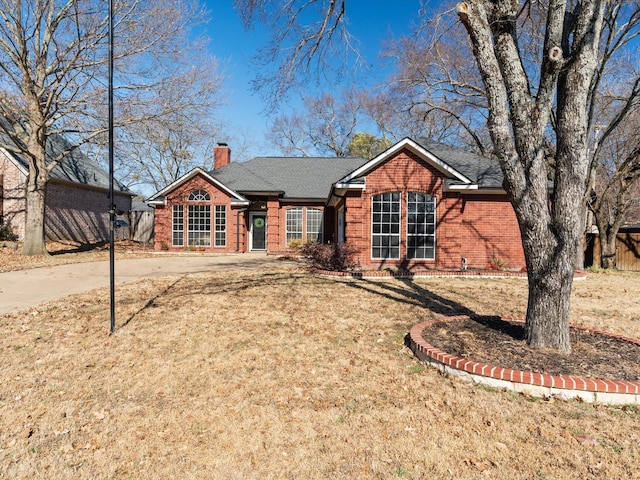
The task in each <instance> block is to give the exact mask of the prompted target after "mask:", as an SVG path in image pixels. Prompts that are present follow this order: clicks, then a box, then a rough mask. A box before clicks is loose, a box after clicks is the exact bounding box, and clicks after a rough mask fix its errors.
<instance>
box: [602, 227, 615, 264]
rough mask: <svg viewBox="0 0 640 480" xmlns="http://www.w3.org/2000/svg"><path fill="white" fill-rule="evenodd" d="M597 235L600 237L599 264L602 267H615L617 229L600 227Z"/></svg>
mask: <svg viewBox="0 0 640 480" xmlns="http://www.w3.org/2000/svg"><path fill="white" fill-rule="evenodd" d="M598 237H599V238H600V266H601V267H602V268H616V240H617V237H618V229H610V228H603V229H600V231H599V233H598Z"/></svg>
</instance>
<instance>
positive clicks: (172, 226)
mask: <svg viewBox="0 0 640 480" xmlns="http://www.w3.org/2000/svg"><path fill="white" fill-rule="evenodd" d="M178 209H181V210H182V223H181V226H182V228H181V229H180V230H176V229H175V226H176V223H175V220H174V219H175V215H176V210H178ZM178 232H180V233H181V234H182V235H181V238H182V243H179V244H178V243H175V235H174V234H175V233H178ZM171 246H172V247H184V205H177V204H174V205H172V206H171Z"/></svg>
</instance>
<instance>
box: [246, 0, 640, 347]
mask: <svg viewBox="0 0 640 480" xmlns="http://www.w3.org/2000/svg"><path fill="white" fill-rule="evenodd" d="M290 3H291V6H295V5H299V2H296V1H292V2H290ZM341 3H342V5H344V1H343V2H341ZM255 4H256V2H249V5H247V4H245V7H246V8H248V9H249V10H251V7H252V6H253V7H255ZM260 4H261V5H264V4H270V5H272V4H273V2H260ZM305 4H307V5H309V4H312V5H314V6H316V7H317V6H318V5H319V4H322V5H325V6H326V4H324V3H322V2H317V1H309V2H306V3H305ZM330 4H331V6H332V7H335V2H330ZM618 8H619V9H620V11H621V12H622V13H624V15H625V16H626V17H627V18H631V19H633V18H637V15H638V9H639V8H640V7H639V5H638V4H637V2H624V1H622V0H584V1H581V2H567V1H566V0H549V1H547V2H533V1H527V2H525V3H524V4H519V3H518V2H512V1H511V0H468V1H464V2H461V3H458V4H457V7H456V10H457V13H458V18H459V19H460V22H461V23H462V25H463V26H464V27H465V29H466V32H467V35H468V41H469V43H470V46H471V53H472V55H473V57H474V59H475V63H476V66H477V69H478V71H479V74H480V78H481V80H482V87H483V93H484V97H485V99H484V101H485V102H486V108H487V110H486V111H487V127H488V130H489V133H490V135H491V143H492V146H493V148H492V150H493V154H494V155H495V156H496V157H497V158H498V160H499V161H500V164H501V167H502V171H503V174H504V179H505V181H504V186H505V189H506V191H507V193H508V195H509V197H510V200H511V203H512V205H513V208H514V211H515V213H516V217H517V219H518V223H519V225H520V231H521V237H522V245H523V249H524V253H525V259H526V265H527V272H528V277H529V300H528V306H527V316H526V332H527V342H528V343H529V345H531V346H534V347H549V348H554V349H557V350H559V351H562V352H570V351H571V343H570V336H569V316H570V308H569V303H570V294H571V287H572V283H573V275H574V268H575V259H576V257H577V250H578V245H581V244H582V235H583V212H584V205H585V198H586V193H587V188H588V181H589V174H590V167H591V155H590V152H589V126H590V123H589V113H590V97H591V95H592V93H593V92H592V89H591V88H592V85H594V83H598V82H599V81H602V79H601V78H600V70H599V69H598V65H599V61H600V60H601V59H600V56H599V55H600V49H601V44H602V42H603V40H604V38H605V37H603V31H605V18H607V15H609V12H611V11H612V10H615V9H618ZM333 11H334V10H333V9H332V8H329V9H327V10H323V11H322V14H321V15H320V16H321V17H323V18H325V19H326V18H333V17H332V16H331V15H332V12H333ZM297 12H298V10H297V9H296V8H289V10H288V12H287V13H286V14H285V16H286V18H287V19H288V20H289V23H288V25H291V24H292V23H291V22H292V20H291V19H292V18H293V19H294V21H297V20H298V19H299V18H298V16H297ZM284 25H287V23H284ZM537 25H541V28H537V27H535V26H537ZM279 26H280V27H282V24H280V25H279ZM285 30H286V31H287V34H290V33H292V34H296V35H298V36H299V37H300V38H301V39H302V40H301V41H302V42H303V44H305V45H306V44H308V43H309V42H314V43H315V44H317V45H322V41H323V40H325V41H327V42H328V41H331V40H332V39H333V37H332V35H328V36H323V30H319V31H316V33H315V34H314V35H309V34H308V33H309V32H308V31H297V32H296V31H293V30H291V29H287V28H286V27H285ZM636 32H637V28H636V27H633V28H632V29H631V30H630V31H629V32H627V33H626V34H625V35H626V36H627V37H628V36H633V35H635V34H636ZM332 33H333V32H332ZM523 45H524V47H523ZM317 52H318V49H310V50H307V51H305V52H303V53H304V55H306V57H305V58H306V59H307V60H310V59H313V58H314V56H315V55H316V53H317ZM299 65H300V63H299V62H293V63H289V64H287V65H286V68H293V69H295V68H297V67H298V66H299ZM603 73H604V72H603ZM550 130H553V133H552V135H553V138H554V145H555V148H554V149H553V162H552V164H553V167H554V168H553V170H551V169H550V166H549V162H548V155H549V148H548V147H549V135H550ZM549 178H552V179H553V184H554V188H553V190H552V193H551V194H550V192H549Z"/></svg>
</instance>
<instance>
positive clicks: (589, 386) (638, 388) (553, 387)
mask: <svg viewBox="0 0 640 480" xmlns="http://www.w3.org/2000/svg"><path fill="white" fill-rule="evenodd" d="M465 318H469V316H467V315H461V316H457V317H439V318H436V319H434V320H429V321H426V322H422V323H419V324H418V325H415V326H414V327H413V328H412V329H411V331H410V332H409V339H410V345H409V346H410V348H411V350H413V353H414V354H415V355H416V357H418V358H419V359H420V360H421V361H423V362H425V363H427V364H429V365H431V366H434V367H436V368H438V369H440V370H441V371H443V372H447V373H449V374H451V375H456V376H458V377H461V378H462V379H464V380H468V381H472V382H475V383H482V384H484V385H490V386H493V387H497V388H503V389H505V390H513V391H516V392H522V393H527V394H530V395H534V396H543V397H551V396H556V397H560V398H563V399H575V398H579V399H581V400H583V401H585V402H598V403H606V404H619V405H622V404H638V403H640V381H625V380H604V379H593V378H581V377H573V376H565V375H560V376H554V375H546V374H542V373H534V372H527V371H522V370H511V369H508V368H501V367H497V366H494V365H487V364H485V363H478V362H474V361H472V360H468V359H464V358H460V357H456V356H454V355H450V354H448V353H446V352H443V351H442V350H439V349H437V348H435V347H434V346H432V345H430V344H429V343H427V342H426V341H425V340H424V339H423V338H422V332H423V330H424V329H425V328H427V327H428V326H430V325H432V324H434V323H436V322H442V321H455V320H461V319H465ZM475 318H495V317H483V316H477V317H475ZM501 318H502V319H503V320H507V321H519V322H521V321H523V318H522V317H511V316H505V317H501ZM571 328H573V329H576V330H584V331H586V332H590V333H595V334H599V335H606V336H609V337H612V338H617V339H620V340H623V341H626V342H630V343H633V344H635V345H640V341H638V340H635V339H632V338H627V337H623V336H621V335H615V334H611V333H607V332H602V331H599V330H594V329H590V328H586V327H581V326H577V325H574V326H572V327H571Z"/></svg>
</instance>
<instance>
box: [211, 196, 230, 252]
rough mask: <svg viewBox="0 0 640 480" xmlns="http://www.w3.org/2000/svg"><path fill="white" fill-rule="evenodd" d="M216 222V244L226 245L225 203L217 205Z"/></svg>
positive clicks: (219, 245) (217, 245)
mask: <svg viewBox="0 0 640 480" xmlns="http://www.w3.org/2000/svg"><path fill="white" fill-rule="evenodd" d="M215 222H216V223H215V239H214V242H215V243H214V245H215V246H216V247H225V246H226V245H227V208H226V207H225V206H224V205H216V219H215Z"/></svg>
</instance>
